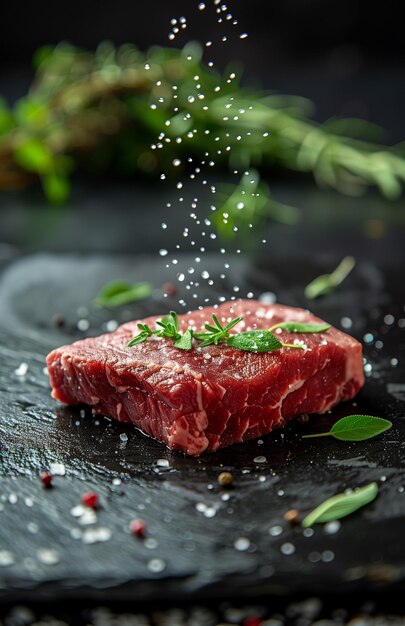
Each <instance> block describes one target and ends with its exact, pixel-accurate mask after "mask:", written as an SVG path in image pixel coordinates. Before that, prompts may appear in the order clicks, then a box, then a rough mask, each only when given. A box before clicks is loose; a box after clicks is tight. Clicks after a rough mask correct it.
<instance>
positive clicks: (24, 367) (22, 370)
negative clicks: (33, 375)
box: [14, 363, 28, 377]
mask: <svg viewBox="0 0 405 626" xmlns="http://www.w3.org/2000/svg"><path fill="white" fill-rule="evenodd" d="M27 372H28V363H20V365H19V366H18V367H17V369H16V370H14V374H15V375H16V376H21V377H23V376H25V375H26V373H27Z"/></svg>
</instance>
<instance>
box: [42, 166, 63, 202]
mask: <svg viewBox="0 0 405 626" xmlns="http://www.w3.org/2000/svg"><path fill="white" fill-rule="evenodd" d="M41 182H42V187H43V190H44V192H45V195H46V197H47V198H48V200H49V202H50V203H51V204H63V203H64V202H66V200H67V199H68V197H69V192H70V183H69V179H68V178H67V176H65V175H62V174H59V173H57V172H50V173H49V174H44V175H43V176H42V180H41Z"/></svg>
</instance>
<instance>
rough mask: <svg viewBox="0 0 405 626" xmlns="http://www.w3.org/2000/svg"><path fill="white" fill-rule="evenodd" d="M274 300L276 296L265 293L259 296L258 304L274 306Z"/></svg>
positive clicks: (269, 292)
mask: <svg viewBox="0 0 405 626" xmlns="http://www.w3.org/2000/svg"><path fill="white" fill-rule="evenodd" d="M276 300H277V298H276V294H275V293H273V292H272V291H265V292H263V293H261V294H260V295H259V302H262V303H263V304H274V303H275V302H276Z"/></svg>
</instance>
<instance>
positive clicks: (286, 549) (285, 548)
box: [280, 542, 295, 556]
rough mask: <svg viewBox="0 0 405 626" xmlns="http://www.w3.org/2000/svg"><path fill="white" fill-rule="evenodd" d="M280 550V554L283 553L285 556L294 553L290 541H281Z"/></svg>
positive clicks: (293, 547) (293, 546)
mask: <svg viewBox="0 0 405 626" xmlns="http://www.w3.org/2000/svg"><path fill="white" fill-rule="evenodd" d="M280 552H281V554H284V555H285V556H290V555H291V554H294V552H295V545H294V544H293V543H290V542H286V543H283V544H282V545H281V547H280Z"/></svg>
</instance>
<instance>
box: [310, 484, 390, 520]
mask: <svg viewBox="0 0 405 626" xmlns="http://www.w3.org/2000/svg"><path fill="white" fill-rule="evenodd" d="M377 493H378V486H377V483H375V482H373V483H370V484H369V485H366V486H365V487H361V488H360V489H356V490H354V491H350V492H346V493H340V494H338V495H336V496H333V497H332V498H329V499H328V500H325V502H322V504H320V505H319V506H317V507H316V509H314V510H313V511H311V513H309V514H308V515H307V516H306V517H305V518H304V519H303V521H302V526H303V527H304V528H309V527H310V526H313V525H314V524H321V523H324V522H333V521H335V520H337V519H341V518H342V517H346V515H350V514H351V513H354V511H357V509H360V508H361V507H363V506H365V505H366V504H368V503H369V502H372V500H374V499H375V498H376V496H377Z"/></svg>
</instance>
